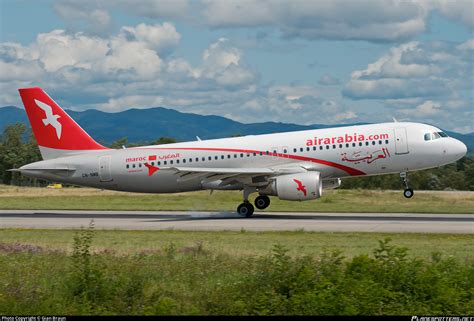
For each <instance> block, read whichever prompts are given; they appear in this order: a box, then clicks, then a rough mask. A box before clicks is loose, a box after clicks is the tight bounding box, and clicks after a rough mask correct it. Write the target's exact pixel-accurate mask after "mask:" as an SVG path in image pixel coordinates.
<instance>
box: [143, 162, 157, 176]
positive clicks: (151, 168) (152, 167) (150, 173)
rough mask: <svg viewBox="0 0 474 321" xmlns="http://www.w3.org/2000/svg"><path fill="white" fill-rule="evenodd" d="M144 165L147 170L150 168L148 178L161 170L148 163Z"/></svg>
mask: <svg viewBox="0 0 474 321" xmlns="http://www.w3.org/2000/svg"><path fill="white" fill-rule="evenodd" d="M143 165H145V166H146V168H148V176H151V175H153V173H155V172H156V171H157V170H159V168H158V167H156V166H153V165H150V164H148V163H145V164H143Z"/></svg>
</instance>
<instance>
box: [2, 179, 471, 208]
mask: <svg viewBox="0 0 474 321" xmlns="http://www.w3.org/2000/svg"><path fill="white" fill-rule="evenodd" d="M253 196H255V194H254V195H253ZM241 201H242V195H241V193H240V192H236V191H229V192H224V191H215V192H214V193H213V194H212V195H210V194H209V192H206V191H199V192H192V193H179V194H159V195H158V194H136V193H122V192H111V191H100V190H95V189H88V188H63V189H58V190H51V189H45V188H18V187H16V188H14V187H5V186H3V187H2V186H0V209H45V210H46V209H69V210H145V211H148V210H150V211H151V210H155V211H158V210H170V211H179V210H182V211H189V210H192V211H234V210H235V208H236V207H237V205H238V204H239V203H240V202H241ZM271 202H272V203H271V205H270V207H269V208H268V210H269V211H283V212H285V211H288V212H290V211H301V212H364V213H377V212H381V213H384V212H393V213H400V212H401V213H405V212H408V213H474V192H436V191H433V192H415V196H414V197H413V198H412V199H405V198H404V197H403V195H402V192H401V191H369V190H329V191H325V193H324V195H323V197H322V198H321V199H318V200H314V201H306V202H289V201H281V200H279V199H278V198H277V197H272V198H271Z"/></svg>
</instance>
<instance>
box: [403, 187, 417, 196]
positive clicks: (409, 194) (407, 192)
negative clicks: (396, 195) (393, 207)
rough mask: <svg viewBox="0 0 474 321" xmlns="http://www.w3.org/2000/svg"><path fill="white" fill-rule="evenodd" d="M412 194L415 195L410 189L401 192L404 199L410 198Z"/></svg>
mask: <svg viewBox="0 0 474 321" xmlns="http://www.w3.org/2000/svg"><path fill="white" fill-rule="evenodd" d="M413 194H415V193H414V192H413V190H412V189H411V188H407V189H406V190H404V191H403V196H405V197H406V198H412V197H413Z"/></svg>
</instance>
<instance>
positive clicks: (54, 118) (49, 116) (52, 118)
mask: <svg viewBox="0 0 474 321" xmlns="http://www.w3.org/2000/svg"><path fill="white" fill-rule="evenodd" d="M35 103H36V105H37V106H38V107H39V108H41V109H42V110H43V111H44V114H45V116H46V118H43V124H44V125H45V126H48V125H51V126H53V127H54V129H55V130H56V136H58V140H59V139H61V132H62V127H63V126H62V125H61V123H60V122H59V121H58V118H60V117H61V116H59V115H55V114H53V109H52V108H51V106H50V105H48V104H45V103H43V102H42V101H39V100H36V99H35Z"/></svg>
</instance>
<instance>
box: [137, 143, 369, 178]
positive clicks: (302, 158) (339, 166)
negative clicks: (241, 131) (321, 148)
mask: <svg viewBox="0 0 474 321" xmlns="http://www.w3.org/2000/svg"><path fill="white" fill-rule="evenodd" d="M129 149H132V148H129ZM133 149H159V150H202V151H216V152H230V153H247V154H251V153H258V154H260V153H263V154H262V155H263V156H273V157H280V158H289V159H295V160H300V161H305V162H312V163H317V164H322V165H326V166H330V167H334V168H337V169H340V170H343V171H345V172H346V173H347V174H349V175H352V176H360V175H366V174H365V173H364V172H363V171H360V170H358V169H355V168H352V167H349V166H345V165H342V164H338V163H333V162H330V161H327V160H324V159H318V158H312V157H306V156H299V155H291V154H281V153H271V152H269V153H268V154H267V153H266V151H259V150H251V149H232V148H212V147H155V148H140V147H135V148H133Z"/></svg>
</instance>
